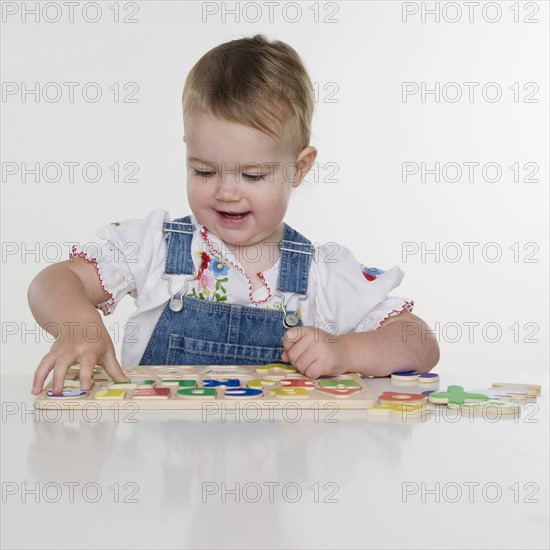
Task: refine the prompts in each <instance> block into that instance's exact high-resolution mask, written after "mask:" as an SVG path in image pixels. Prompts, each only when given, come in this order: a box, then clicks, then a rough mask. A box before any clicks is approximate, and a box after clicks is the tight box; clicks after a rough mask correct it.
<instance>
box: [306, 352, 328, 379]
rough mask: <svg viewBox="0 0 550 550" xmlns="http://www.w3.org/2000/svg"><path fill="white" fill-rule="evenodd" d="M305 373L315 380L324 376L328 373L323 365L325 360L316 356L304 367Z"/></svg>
mask: <svg viewBox="0 0 550 550" xmlns="http://www.w3.org/2000/svg"><path fill="white" fill-rule="evenodd" d="M304 374H305V376H307V377H308V378H313V379H314V380H315V379H317V378H319V377H320V376H324V375H325V374H326V369H325V367H324V366H323V362H322V361H321V360H320V359H319V358H318V357H316V358H315V359H314V360H313V361H312V362H311V363H309V364H308V366H307V367H306V368H305V369H304Z"/></svg>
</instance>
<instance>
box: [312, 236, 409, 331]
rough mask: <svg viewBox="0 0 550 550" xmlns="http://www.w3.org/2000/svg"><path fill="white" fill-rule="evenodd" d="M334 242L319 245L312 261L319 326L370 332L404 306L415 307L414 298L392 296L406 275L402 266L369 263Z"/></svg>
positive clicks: (316, 317) (328, 328)
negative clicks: (371, 265) (390, 266)
mask: <svg viewBox="0 0 550 550" xmlns="http://www.w3.org/2000/svg"><path fill="white" fill-rule="evenodd" d="M331 245H332V247H319V248H318V249H317V251H316V252H317V254H316V259H315V261H314V262H313V264H312V273H313V275H314V279H315V283H316V287H317V288H316V291H315V299H316V304H315V306H316V312H315V322H316V323H319V325H318V326H319V328H321V329H322V330H329V331H330V332H332V333H335V334H346V333H348V332H367V331H370V330H375V329H377V328H379V327H380V326H381V325H382V323H383V322H384V321H385V320H386V319H388V318H390V317H392V316H394V315H398V314H399V313H401V312H402V311H404V310H406V311H412V310H413V307H414V302H413V300H411V299H410V298H403V297H399V296H389V294H390V292H391V291H392V290H393V289H394V288H396V287H398V286H399V284H400V283H401V281H402V279H403V277H404V273H403V272H402V271H401V269H399V267H398V266H394V267H392V268H391V269H389V270H386V271H383V270H381V269H378V268H376V267H366V266H365V265H363V264H362V263H360V262H359V261H358V260H357V259H356V258H355V256H354V255H353V254H352V252H351V251H350V250H348V249H347V248H346V247H344V246H341V245H337V244H335V243H331ZM334 247H336V248H334ZM324 327H327V328H324Z"/></svg>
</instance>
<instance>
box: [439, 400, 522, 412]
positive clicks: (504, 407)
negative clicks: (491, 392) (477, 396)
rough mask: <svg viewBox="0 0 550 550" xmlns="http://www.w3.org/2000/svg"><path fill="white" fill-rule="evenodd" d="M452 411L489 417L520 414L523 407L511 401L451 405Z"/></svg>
mask: <svg viewBox="0 0 550 550" xmlns="http://www.w3.org/2000/svg"><path fill="white" fill-rule="evenodd" d="M447 407H448V408H450V409H461V410H463V411H474V412H480V411H482V412H483V413H484V414H487V415H494V414H497V415H501V414H518V415H519V414H520V413H521V406H520V404H519V403H515V402H510V401H494V400H489V401H481V402H479V401H478V402H471V403H460V404H456V403H449V404H448V405H447Z"/></svg>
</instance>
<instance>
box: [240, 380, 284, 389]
mask: <svg viewBox="0 0 550 550" xmlns="http://www.w3.org/2000/svg"><path fill="white" fill-rule="evenodd" d="M276 383H277V382H276V381H275V380H267V379H265V378H255V379H254V380H249V381H248V382H247V383H246V385H247V386H248V387H249V388H253V389H256V390H261V389H262V388H264V387H265V386H274V385H275V384H276Z"/></svg>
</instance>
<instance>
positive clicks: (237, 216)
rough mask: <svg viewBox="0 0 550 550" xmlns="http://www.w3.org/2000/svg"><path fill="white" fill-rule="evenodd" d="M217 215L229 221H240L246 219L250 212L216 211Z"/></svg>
mask: <svg viewBox="0 0 550 550" xmlns="http://www.w3.org/2000/svg"><path fill="white" fill-rule="evenodd" d="M217 212H218V214H220V216H222V217H224V218H226V219H230V220H242V219H243V218H246V216H248V214H249V213H250V212H222V211H220V210H217Z"/></svg>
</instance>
